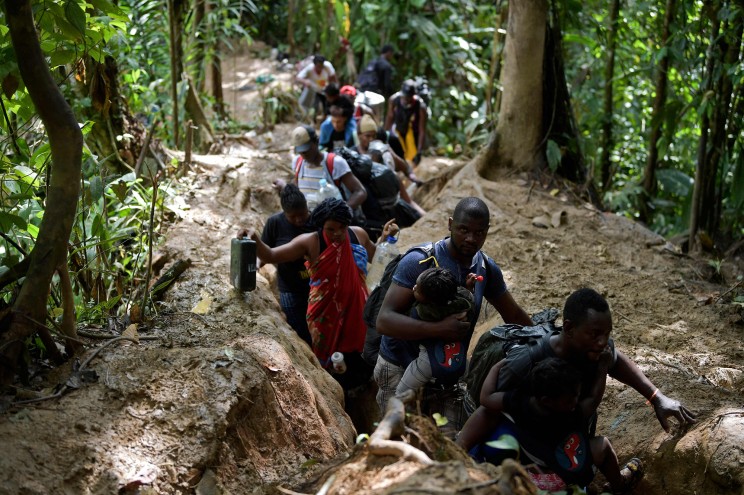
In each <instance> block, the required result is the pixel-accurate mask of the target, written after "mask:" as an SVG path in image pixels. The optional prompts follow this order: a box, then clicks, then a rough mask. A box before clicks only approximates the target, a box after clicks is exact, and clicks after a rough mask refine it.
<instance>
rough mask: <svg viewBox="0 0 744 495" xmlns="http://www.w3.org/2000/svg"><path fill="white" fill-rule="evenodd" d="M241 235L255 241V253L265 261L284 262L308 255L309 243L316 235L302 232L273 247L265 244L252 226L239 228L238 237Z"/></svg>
mask: <svg viewBox="0 0 744 495" xmlns="http://www.w3.org/2000/svg"><path fill="white" fill-rule="evenodd" d="M241 237H248V238H249V239H252V240H253V241H255V242H256V255H257V256H258V257H259V258H260V259H261V260H262V261H264V262H265V263H286V262H288V261H295V260H298V259H302V258H303V257H307V256H309V254H310V244H311V242H312V241H313V240H314V239H315V238H316V237H317V234H316V233H314V232H312V233H309V234H302V235H299V236H297V237H295V238H294V239H292V240H291V241H290V242H288V243H287V244H283V245H281V246H279V247H275V248H270V247H269V246H267V245H266V244H265V243H264V242H263V241H262V240H261V238H260V237H259V236H258V233H257V232H256V229H254V228H248V229H241V230H239V231H238V238H241Z"/></svg>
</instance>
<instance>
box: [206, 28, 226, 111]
mask: <svg viewBox="0 0 744 495" xmlns="http://www.w3.org/2000/svg"><path fill="white" fill-rule="evenodd" d="M221 48H222V43H219V42H217V44H216V46H215V49H214V53H212V60H211V61H210V63H209V80H210V89H211V92H212V97H213V98H214V111H215V113H217V115H219V116H220V118H222V119H225V118H227V112H226V111H225V94H224V93H223V91H222V50H221Z"/></svg>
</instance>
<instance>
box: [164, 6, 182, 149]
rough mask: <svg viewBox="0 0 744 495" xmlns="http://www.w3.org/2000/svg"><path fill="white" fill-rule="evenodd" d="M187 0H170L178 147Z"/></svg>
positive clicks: (176, 143)
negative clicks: (184, 15)
mask: <svg viewBox="0 0 744 495" xmlns="http://www.w3.org/2000/svg"><path fill="white" fill-rule="evenodd" d="M185 8H186V0H168V26H169V39H170V44H169V49H170V69H171V100H172V102H171V103H172V104H173V112H172V115H171V119H173V142H174V143H175V145H176V147H178V146H179V145H180V143H181V135H180V131H181V125H180V119H179V116H178V111H179V105H178V82H179V81H180V80H181V77H182V74H183V14H184V11H185Z"/></svg>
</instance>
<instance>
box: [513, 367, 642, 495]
mask: <svg viewBox="0 0 744 495" xmlns="http://www.w3.org/2000/svg"><path fill="white" fill-rule="evenodd" d="M603 357H605V356H603ZM606 357H609V353H608V355H607V356H606ZM605 380H606V373H599V374H598V376H597V379H596V382H595V384H594V386H593V387H592V388H593V392H594V393H593V395H594V396H596V395H597V394H599V396H600V397H601V395H602V392H603V391H604V381H605ZM580 392H581V373H580V372H579V371H578V370H577V369H576V368H575V367H574V366H573V365H571V364H570V363H569V362H567V361H564V360H562V359H559V358H548V359H544V360H542V361H540V362H539V363H537V364H536V365H535V366H534V368H533V369H532V371H530V374H529V378H528V381H527V384H526V385H525V386H523V387H521V388H519V389H518V390H515V391H512V392H507V394H506V395H505V396H504V399H503V412H504V416H505V417H506V419H507V420H508V421H509V422H510V423H511V425H512V428H513V430H514V433H515V437H516V438H517V441H518V442H519V445H520V448H521V450H522V452H523V453H524V455H525V456H526V457H528V458H529V460H530V461H531V462H534V463H535V464H536V465H537V466H542V467H546V468H548V469H549V470H550V471H552V472H554V473H556V474H557V475H558V476H560V478H561V479H562V480H563V481H564V482H565V483H568V484H576V485H579V486H586V485H588V484H589V483H590V482H591V481H592V479H593V478H594V470H593V468H592V466H593V465H595V466H597V468H598V469H599V470H600V471H601V472H602V474H604V476H605V478H607V481H608V483H609V486H606V487H605V491H611V493H626V492H627V491H629V490H631V489H632V488H633V487H634V486H635V485H636V484H637V483H638V481H640V478H641V477H642V476H643V465H642V463H641V461H640V460H639V459H636V458H634V459H631V461H630V462H628V463H627V464H626V465H625V467H624V468H623V469H622V470H621V469H620V467H619V465H618V460H617V455H616V454H615V451H614V449H613V448H612V444H611V443H610V441H609V439H607V438H606V437H602V436H595V437H590V434H589V418H591V417H592V415H593V414H594V412H595V411H596V407H597V401H596V397H589V398H586V399H584V400H582V401H579V395H580ZM533 481H535V483H536V484H537V485H538V488H543V489H551V490H552V489H557V487H555V486H541V482H543V481H547V482H550V477H547V478H546V477H544V476H542V475H533Z"/></svg>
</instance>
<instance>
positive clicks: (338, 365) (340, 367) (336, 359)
mask: <svg viewBox="0 0 744 495" xmlns="http://www.w3.org/2000/svg"><path fill="white" fill-rule="evenodd" d="M331 363H332V364H333V372H334V373H338V374H339V375H341V374H343V373H346V362H345V361H344V355H343V353H341V352H334V353H333V354H331Z"/></svg>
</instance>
